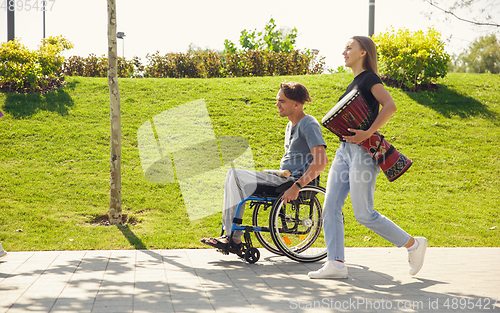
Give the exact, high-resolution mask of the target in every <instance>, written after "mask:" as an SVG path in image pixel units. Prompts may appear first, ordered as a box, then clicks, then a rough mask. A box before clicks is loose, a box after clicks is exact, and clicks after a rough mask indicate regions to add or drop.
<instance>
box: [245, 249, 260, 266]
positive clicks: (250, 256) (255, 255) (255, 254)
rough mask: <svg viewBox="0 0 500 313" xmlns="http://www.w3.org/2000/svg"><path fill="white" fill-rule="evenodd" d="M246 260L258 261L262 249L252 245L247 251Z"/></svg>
mask: <svg viewBox="0 0 500 313" xmlns="http://www.w3.org/2000/svg"><path fill="white" fill-rule="evenodd" d="M244 258H245V261H247V262H248V263H250V264H253V263H255V262H257V261H258V260H259V259H260V251H259V249H257V248H255V247H251V248H250V249H247V250H246V251H245V256H244Z"/></svg>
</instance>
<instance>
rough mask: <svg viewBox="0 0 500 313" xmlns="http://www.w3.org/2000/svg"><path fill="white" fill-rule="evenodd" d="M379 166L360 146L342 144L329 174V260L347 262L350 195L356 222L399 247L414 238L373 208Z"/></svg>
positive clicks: (326, 218)
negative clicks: (346, 223)
mask: <svg viewBox="0 0 500 313" xmlns="http://www.w3.org/2000/svg"><path fill="white" fill-rule="evenodd" d="M379 172H380V167H379V166H378V165H377V163H376V162H375V161H374V160H373V158H372V157H371V155H370V154H369V153H368V152H366V150H364V149H363V148H362V147H361V146H358V145H354V144H352V143H346V142H342V143H341V145H340V147H339V149H338V150H337V152H336V155H335V159H334V160H333V164H332V166H331V168H330V172H329V174H328V181H327V185H326V196H325V203H324V206H323V229H324V234H325V243H326V247H327V251H328V260H339V261H344V259H345V256H344V246H345V242H344V217H343V214H342V207H343V206H344V203H345V200H346V198H347V195H348V194H349V192H350V193H351V202H352V208H353V211H354V216H355V217H356V220H357V221H358V222H359V223H361V224H362V225H364V226H366V227H368V228H369V229H371V230H372V231H374V232H375V233H377V234H378V235H380V236H382V237H383V238H384V239H386V240H388V241H389V242H391V243H393V244H394V245H396V246H397V247H402V246H403V245H405V244H406V243H407V242H408V240H410V238H411V236H410V235H409V234H408V233H407V232H405V231H404V230H402V229H401V228H400V227H399V226H397V225H396V224H394V222H392V221H391V220H390V219H388V218H387V217H385V216H383V215H382V214H380V213H378V212H377V211H376V210H374V209H373V207H374V205H373V199H374V194H375V181H376V179H377V175H378V174H379Z"/></svg>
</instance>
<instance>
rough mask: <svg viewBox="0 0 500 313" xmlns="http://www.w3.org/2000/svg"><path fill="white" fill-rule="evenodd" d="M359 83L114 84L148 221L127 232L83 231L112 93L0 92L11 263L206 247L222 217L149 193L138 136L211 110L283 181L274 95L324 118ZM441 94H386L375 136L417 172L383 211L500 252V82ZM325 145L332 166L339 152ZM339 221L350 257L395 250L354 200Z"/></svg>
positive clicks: (103, 172)
mask: <svg viewBox="0 0 500 313" xmlns="http://www.w3.org/2000/svg"><path fill="white" fill-rule="evenodd" d="M351 79H352V76H351V75H350V74H335V75H321V76H302V77H265V78H234V79H182V80H174V79H144V80H141V79H122V80H120V88H121V101H122V135H123V142H122V159H123V161H122V175H123V178H122V183H123V190H122V200H123V210H124V213H127V214H129V216H134V217H135V218H136V219H139V220H140V221H141V223H139V224H137V225H134V226H132V225H130V226H126V227H103V226H92V225H90V224H89V221H90V220H92V219H93V218H95V217H97V216H99V215H102V214H105V213H106V212H107V210H108V201H109V200H108V199H109V196H108V191H109V128H110V127H109V98H108V89H107V80H106V79H91V78H81V77H76V78H68V79H67V80H68V82H69V84H68V86H67V87H66V88H64V89H63V90H60V91H58V92H54V93H50V94H48V95H41V96H40V95H28V96H25V95H12V94H5V93H2V94H0V103H1V105H0V110H1V111H2V112H4V114H5V115H6V116H5V117H2V118H1V119H0V144H1V147H2V148H1V150H0V241H2V242H3V246H4V247H5V248H6V249H7V250H11V251H13V250H54V249H60V250H72V249H133V248H193V247H201V246H202V245H201V244H200V243H199V238H201V237H202V236H208V235H210V236H213V235H216V234H218V233H219V229H220V213H218V214H214V215H212V216H209V217H206V218H203V219H201V220H196V221H190V220H189V218H188V215H187V213H186V209H185V207H184V204H183V200H182V194H181V192H180V189H179V187H178V185H177V184H153V183H150V182H147V181H146V180H145V178H144V175H143V173H142V167H141V164H140V159H139V152H138V148H137V130H138V127H139V126H141V125H142V124H143V123H144V122H145V121H147V120H149V119H151V118H152V117H153V116H155V115H157V114H158V113H161V112H163V111H165V110H168V109H170V108H173V107H175V106H177V105H180V104H183V103H186V102H190V101H193V100H196V99H201V98H203V99H205V100H206V104H207V107H208V111H209V113H210V116H211V120H212V124H213V126H214V130H215V133H216V135H217V136H223V135H230V136H242V137H245V138H247V139H248V140H249V141H250V144H251V147H252V151H253V154H254V161H255V166H256V168H257V170H260V169H262V168H277V167H278V165H279V158H280V157H281V155H282V153H283V150H282V149H283V148H282V144H283V137H282V136H283V130H284V126H285V125H286V122H287V120H286V119H281V118H279V116H278V115H277V111H276V108H275V107H274V101H275V95H276V92H277V89H278V88H279V83H280V82H282V81H284V80H296V81H300V82H302V83H304V84H305V85H306V86H308V88H309V89H310V92H311V95H312V96H313V99H314V102H313V103H312V104H310V105H308V106H307V109H306V110H307V112H308V113H309V114H311V115H314V116H316V117H317V118H318V119H321V117H322V116H323V115H324V113H325V112H327V111H328V110H329V109H330V108H331V107H332V105H333V104H334V103H335V102H336V100H337V99H338V97H339V96H340V95H341V94H342V93H343V90H344V89H345V87H346V86H347V84H348V83H349V82H350V81H351ZM440 84H441V91H440V92H438V93H426V92H424V93H418V94H416V93H405V92H402V91H400V90H397V89H392V88H388V89H389V91H390V93H391V94H392V96H393V98H394V99H395V101H396V104H397V105H398V108H399V110H398V111H397V112H396V114H395V115H394V117H393V118H392V119H391V120H390V121H389V122H388V123H387V124H386V125H385V126H384V127H383V129H381V132H382V133H383V134H384V135H385V136H386V138H388V139H389V141H390V142H391V143H392V144H393V145H394V146H395V147H396V148H397V149H398V150H399V151H401V152H402V153H404V154H405V155H406V156H408V157H410V158H411V159H412V160H413V161H414V165H413V166H412V168H411V169H410V170H409V172H408V173H407V174H405V175H404V176H403V177H402V178H400V179H398V180H397V181H396V182H393V183H389V182H387V180H386V178H385V176H383V174H381V176H380V177H379V179H378V181H377V191H376V196H375V201H376V208H377V209H378V210H379V211H380V212H381V213H383V214H385V215H387V216H388V217H390V218H391V219H393V221H395V222H396V223H397V224H398V225H400V226H401V227H402V228H404V229H406V230H407V231H408V232H410V233H412V234H415V235H423V236H426V237H428V238H429V241H430V245H433V246H499V245H500V239H499V238H500V237H499V234H498V227H500V225H499V224H500V217H499V208H500V196H499V194H498V186H499V185H500V181H499V180H500V178H499V177H500V170H499V168H500V157H499V156H498V147H499V144H498V139H499V138H500V127H499V126H500V125H499V124H500V102H499V99H500V77H499V76H498V75H469V74H467V75H466V74H450V75H448V77H447V78H445V79H443V80H441V81H440ZM324 135H325V138H326V140H327V143H328V145H329V148H328V154H329V157H330V159H333V155H334V152H335V150H336V148H337V147H338V141H337V139H336V138H334V135H332V134H331V133H329V132H328V131H324ZM326 176H327V172H326V171H325V173H324V174H323V175H322V183H323V185H325V183H326V182H325V179H326ZM344 214H345V219H346V245H348V246H387V245H390V244H389V243H388V242H386V241H384V240H383V239H382V238H380V237H379V236H377V235H374V234H373V233H372V232H371V231H369V230H367V229H366V228H364V227H363V226H360V225H359V224H358V223H357V222H356V221H355V220H354V216H353V214H352V210H351V208H350V203H349V201H348V202H347V205H346V207H345V210H344ZM493 226H498V227H497V229H494V230H490V228H491V227H493ZM19 229H22V230H23V231H22V232H20V231H16V230H19Z"/></svg>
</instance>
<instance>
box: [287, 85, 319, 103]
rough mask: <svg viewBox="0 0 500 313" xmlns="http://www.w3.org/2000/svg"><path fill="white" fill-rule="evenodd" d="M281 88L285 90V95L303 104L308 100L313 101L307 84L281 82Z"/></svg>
mask: <svg viewBox="0 0 500 313" xmlns="http://www.w3.org/2000/svg"><path fill="white" fill-rule="evenodd" d="M280 89H281V90H283V92H284V93H285V96H286V97H287V98H288V99H291V100H293V101H297V102H299V103H302V104H305V103H306V102H312V99H311V97H310V96H309V91H308V90H307V88H306V86H304V85H302V84H301V83H296V82H287V83H281V85H280Z"/></svg>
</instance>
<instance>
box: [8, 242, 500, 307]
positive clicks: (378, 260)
mask: <svg viewBox="0 0 500 313" xmlns="http://www.w3.org/2000/svg"><path fill="white" fill-rule="evenodd" d="M346 259H347V260H348V262H347V263H346V264H347V266H348V268H349V278H348V279H342V280H335V279H333V280H332V279H324V280H313V279H309V277H308V276H307V272H308V271H310V270H316V269H318V268H319V267H321V265H322V262H316V263H298V262H295V261H292V260H289V259H288V258H286V257H282V256H274V255H272V254H271V253H270V252H268V251H266V250H261V259H260V260H259V262H257V263H256V264H247V263H245V262H244V261H241V260H240V259H238V258H237V257H235V256H232V255H229V256H224V255H222V254H220V253H217V252H215V251H214V250H211V249H203V250H123V251H63V252H60V251H54V252H50V251H49V252H9V254H8V255H7V256H5V257H4V258H2V260H1V261H0V313H3V312H7V311H8V312H9V313H12V312H14V313H15V312H26V311H30V312H31V311H32V312H49V311H50V312H197V313H198V312H259V313H260V312H273V313H277V312H353V311H352V310H344V309H336V308H334V307H332V308H330V307H328V308H325V307H316V308H314V310H308V309H304V306H306V304H308V303H310V304H314V303H315V304H318V303H319V304H321V303H323V301H326V302H325V303H332V305H333V304H335V303H337V304H338V303H340V302H339V301H349V300H350V299H356V301H365V302H368V301H371V302H372V303H376V302H377V301H378V302H380V301H381V300H382V299H384V301H392V303H394V304H396V303H398V302H401V303H406V302H408V303H424V304H426V305H427V306H429V301H430V300H432V301H434V300H436V299H437V300H438V301H439V303H440V305H441V307H439V308H438V309H432V310H431V309H430V308H429V307H425V308H422V309H421V310H419V311H418V312H426V311H429V312H431V311H432V312H453V311H457V310H447V309H446V308H445V307H443V306H442V304H444V302H445V301H447V300H448V301H452V299H456V300H454V301H458V300H460V299H464V298H467V299H473V300H474V301H487V300H489V299H490V298H498V297H499V295H500V270H499V269H498V262H499V261H500V248H432V247H431V248H429V249H428V252H427V256H426V263H425V264H424V267H423V268H422V270H421V272H420V273H419V274H418V275H416V276H415V277H412V276H409V275H408V272H407V271H408V269H407V267H408V265H407V263H406V251H405V249H397V248H347V249H346ZM470 264H474V266H473V267H472V268H471V267H470ZM329 301H330V302H329ZM299 303H301V304H303V305H302V307H303V308H302V309H301V308H299V305H298V304H299ZM495 309H497V310H500V304H497V305H496V307H495ZM376 311H377V309H376V308H375V307H366V306H365V307H359V308H358V309H357V310H356V312H376ZM378 311H379V312H382V311H380V310H378ZM392 311H394V310H392ZM458 311H460V310H458ZM383 312H385V311H383ZM398 312H399V311H398ZM401 312H415V310H409V309H408V310H402V311H401ZM464 312H474V311H470V310H469V311H464Z"/></svg>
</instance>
